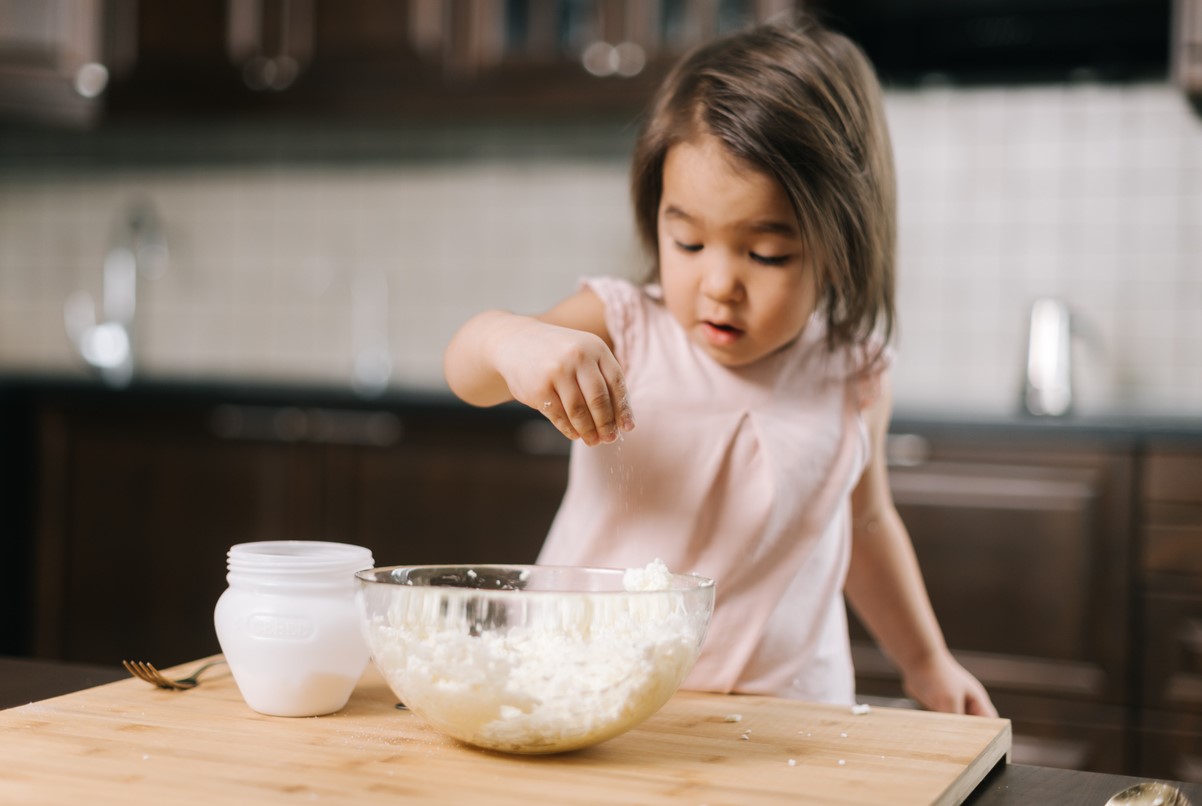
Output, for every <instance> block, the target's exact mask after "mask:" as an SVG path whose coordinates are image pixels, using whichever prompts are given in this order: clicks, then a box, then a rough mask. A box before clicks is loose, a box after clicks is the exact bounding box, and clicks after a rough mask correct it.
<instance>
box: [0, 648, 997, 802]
mask: <svg viewBox="0 0 1202 806" xmlns="http://www.w3.org/2000/svg"><path fill="white" fill-rule="evenodd" d="M197 663H198V664H199V661H198V662H197ZM193 666H194V665H193V664H187V665H184V666H180V667H176V668H175V669H173V670H169V672H170V673H171V674H174V675H176V676H182V675H183V674H185V673H187V672H189V671H190V670H191V669H192V668H193ZM395 703H396V698H395V697H394V696H393V694H392V693H391V692H390V691H389V689H388V687H387V685H386V684H385V683H384V681H383V679H382V678H381V677H380V676H379V674H378V673H377V672H376V671H375V669H374V667H369V668H368V671H367V672H366V673H365V674H364V676H363V679H362V680H361V681H360V683H359V686H358V688H357V689H356V690H355V694H354V695H353V696H352V698H351V701H350V702H349V703H348V704H347V707H346V708H345V709H343V710H342V711H340V712H339V713H337V714H332V715H330V716H323V717H311V718H300V719H287V718H280V717H268V716H262V715H260V714H257V713H255V712H254V711H252V710H250V708H248V707H247V706H246V705H245V704H244V703H243V702H242V699H241V697H240V695H239V694H238V690H237V687H236V686H235V685H234V682H233V679H232V678H231V677H230V675H229V672H228V671H226V670H225V667H218V668H216V669H211V670H209V671H208V672H206V674H205V678H204V682H203V683H202V685H201V686H200V687H199V688H196V689H193V690H191V691H185V692H174V691H163V690H160V689H156V688H153V687H151V686H150V685H148V684H147V683H143V682H141V681H138V680H133V679H130V680H123V681H120V682H117V683H111V684H109V685H105V686H99V687H97V688H92V689H87V690H85V691H80V692H76V693H74V694H68V695H66V696H63V697H56V698H54V699H50V700H43V701H41V702H35V703H30V704H29V705H24V706H20V707H17V708H11V709H9V710H6V711H0V803H89V804H91V803H121V804H124V805H125V806H134V805H136V804H160V803H179V802H187V803H206V804H208V803H214V804H221V806H228V805H229V804H235V803H247V804H251V803H253V804H274V803H288V804H296V803H339V802H347V803H350V802H353V803H355V804H374V803H388V804H397V803H437V804H448V803H452V804H453V803H470V804H485V803H488V804H492V803H496V804H521V806H529V804H531V803H556V804H606V805H607V806H609V804H615V803H638V804H693V806H698V805H699V804H706V805H707V806H720V805H721V804H732V805H734V804H737V805H738V806H749V804H761V803H820V804H872V806H879V804H929V803H938V804H953V803H960V802H961V801H963V800H964V799H965V798H966V797H967V796H968V795H969V794H970V793H971V792H972V790H973V788H974V787H975V786H976V785H977V784H978V783H979V782H980V781H981V779H982V778H983V777H984V776H985V774H986V773H988V772H989V770H990V769H992V768H993V766H994V764H995V763H997V762H998V761H999V760H1001V759H1002V758H1004V757H1005V758H1008V757H1009V752H1010V722H1009V720H1005V719H984V718H979V717H963V716H954V715H950V714H933V713H926V712H915V711H908V710H902V709H892V708H873V709H871V711H870V712H869V713H866V714H859V715H857V714H853V713H852V711H851V709H849V708H846V707H842V706H830V705H815V704H811V703H803V702H796V701H791V700H779V699H774V698H770V697H751V696H725V695H719V694H695V693H680V694H677V695H676V696H675V697H674V698H673V699H672V700H671V701H670V702H669V703H668V704H667V705H665V706H664V707H663V709H661V710H660V712H659V713H657V714H656V715H655V716H653V717H652V718H651V719H649V720H648V721H646V722H644V723H643V724H642V725H640V726H639V727H638V728H636V729H634V730H632V731H630V732H629V733H626V734H624V735H622V736H619V737H617V738H614V739H611V740H609V741H608V742H604V743H602V744H600V745H597V746H595V747H592V748H589V749H586V750H581V751H577V752H574V753H568V754H561V755H552V756H510V755H504V754H499V753H491V752H486V751H481V750H475V749H473V748H471V747H467V746H465V745H462V744H459V743H457V742H455V741H453V740H451V739H447V738H444V737H442V736H440V735H439V734H437V733H434V732H433V731H432V730H431V729H430V728H428V727H427V726H426V725H425V723H424V722H423V721H422V719H421V718H420V717H418V716H417V715H415V714H413V713H410V712H408V711H399V710H397V709H396V708H395ZM736 714H737V715H740V716H741V719H739V720H738V721H733V716H734V715H736ZM728 717H730V718H728Z"/></svg>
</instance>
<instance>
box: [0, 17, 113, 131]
mask: <svg viewBox="0 0 1202 806" xmlns="http://www.w3.org/2000/svg"><path fill="white" fill-rule="evenodd" d="M134 13H135V12H134V4H133V1H132V0H92V1H91V2H81V0H9V2H6V3H5V4H4V7H3V9H0V120H4V119H20V120H28V121H37V122H40V123H52V124H69V125H76V126H78V125H88V124H91V123H93V122H95V121H96V120H97V119H98V118H99V116H100V115H101V113H102V110H103V93H104V92H105V90H106V88H107V87H108V86H109V84H110V82H111V81H112V80H113V79H115V78H120V77H122V76H123V75H124V74H125V72H126V71H127V70H128V69H129V67H130V66H131V65H132V62H133V56H134V53H133V44H134V43H133V37H134V28H133V22H134Z"/></svg>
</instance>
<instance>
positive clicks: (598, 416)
mask: <svg viewBox="0 0 1202 806" xmlns="http://www.w3.org/2000/svg"><path fill="white" fill-rule="evenodd" d="M492 363H493V366H495V367H496V369H497V372H499V373H500V375H501V377H502V378H504V380H505V383H506V384H507V385H508V386H509V391H510V393H511V394H512V395H513V397H514V399H515V400H517V401H519V402H521V403H525V404H526V405H527V406H529V407H530V408H532V409H535V410H536V411H540V412H542V414H543V415H544V416H545V417H546V418H547V419H548V420H550V421H551V423H552V424H553V425H554V426H555V427H556V428H558V429H559V431H560V432H561V433H562V434H563V435H564V436H566V437H567V438H568V439H581V440H583V441H584V444H585V445H590V446H591V445H597V444H599V443H602V442H613V441H614V440H616V439H617V438H618V434H619V431H630V430H631V429H633V428H634V415H633V413H632V412H631V410H630V401H629V399H628V397H627V393H626V380H625V378H624V376H623V374H622V367H621V366H620V365H619V364H618V360H617V359H616V358H614V354H613V352H612V351H611V350H610V349H609V347H608V346H607V345H606V343H605V341H604V340H603V339H601V337H599V336H597V335H595V334H593V333H590V332H588V331H584V330H575V329H573V328H568V327H559V326H558V325H553V324H548V323H546V322H542V321H539V320H537V319H523V320H522V321H521V322H520V324H517V325H515V326H513V327H512V328H509V329H508V332H507V333H506V334H505V337H504V338H503V339H498V340H496V341H495V342H494V346H493V356H492Z"/></svg>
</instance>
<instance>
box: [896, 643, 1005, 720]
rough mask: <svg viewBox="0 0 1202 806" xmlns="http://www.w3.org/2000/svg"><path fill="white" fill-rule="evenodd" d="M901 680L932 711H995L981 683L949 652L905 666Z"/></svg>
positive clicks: (984, 713)
mask: <svg viewBox="0 0 1202 806" xmlns="http://www.w3.org/2000/svg"><path fill="white" fill-rule="evenodd" d="M904 683H905V690H906V693H907V694H908V695H910V696H911V697H913V698H914V699H916V700H918V702H919V703H920V704H921V705H922V706H923V707H925V708H929V709H930V710H932V711H943V712H945V713H950V714H968V715H970V716H997V715H998V713H997V709H996V708H995V707H994V706H993V701H992V700H990V699H989V694H988V693H986V691H985V687H984V686H983V685H981V683H980V682H979V681H978V680H977V679H976V678H975V677H973V676H972V675H971V674H969V672H968V670H967V669H965V668H964V667H963V666H961V665H960V664H959V663H957V662H956V660H955V658H953V657H952V656H951V653H943V654H941V655H939V656H937V657H933V658H931V659H930V660H928V661H926V662H923V663H920V664H918V665H917V666H916V667H915V668H913V669H910V670H908V672H907V674H906V675H905V681H904Z"/></svg>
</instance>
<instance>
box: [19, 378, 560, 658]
mask: <svg viewBox="0 0 1202 806" xmlns="http://www.w3.org/2000/svg"><path fill="white" fill-rule="evenodd" d="M544 428H545V429H550V428H551V427H550V426H549V425H546V426H545V427H540V424H539V423H530V422H527V421H526V420H524V419H522V420H511V419H510V418H507V417H505V416H497V415H493V416H488V415H481V416H475V413H474V412H468V411H466V410H460V409H459V408H457V407H444V410H443V411H442V412H441V413H435V412H432V411H431V410H429V409H422V410H414V411H410V410H407V409H405V408H403V407H402V408H399V409H396V408H393V409H387V410H374V409H353V408H329V407H318V408H303V407H292V406H265V405H251V406H245V405H229V404H204V403H200V404H198V403H179V402H175V403H171V404H164V403H163V402H162V401H160V400H155V399H147V400H143V401H140V402H139V401H137V400H126V399H122V400H121V402H120V403H119V404H113V405H106V404H103V403H98V402H97V401H96V400H86V401H74V400H71V399H67V400H62V401H56V402H53V403H43V404H42V405H40V406H39V414H38V433H39V438H38V442H39V449H38V453H39V462H40V483H39V490H40V494H39V498H40V502H39V505H38V509H37V518H36V537H35V545H36V554H35V557H34V567H35V568H36V576H35V585H34V591H33V606H32V607H31V608H30V617H31V618H32V621H33V626H32V629H31V632H32V636H33V651H34V654H36V655H37V656H40V657H47V658H61V659H66V660H76V661H90V662H98V663H115V662H118V661H120V660H122V659H124V658H144V659H148V660H152V661H153V662H155V663H160V664H170V663H177V662H182V661H186V660H188V659H190V658H194V657H197V656H199V655H203V654H208V653H211V652H216V651H217V649H218V646H217V643H216V637H215V634H214V631H213V625H212V613H213V607H214V605H215V604H216V601H217V598H218V597H219V596H220V595H221V592H222V591H223V590H224V589H225V552H226V550H227V549H228V548H229V546H231V545H233V544H235V543H241V542H248V541H255V540H333V541H339V542H347V543H355V544H359V545H363V546H366V547H368V548H370V549H371V550H372V552H373V555H374V557H375V559H376V561H377V563H378V564H380V565H392V564H398V565H399V564H417V563H435V562H485V561H493V562H531V561H533V560H534V558H535V556H536V554H537V552H538V548H539V547H540V546H541V543H542V538H543V536H544V535H545V534H546V531H547V528H548V527H549V526H550V522H551V519H552V517H553V516H554V513H555V510H556V508H557V506H558V503H559V498H560V496H561V495H562V492H563V488H564V485H565V484H566V470H567V465H566V453H565V452H564V451H563V450H562V449H561V448H560V447H559V443H560V442H562V440H559V439H558V438H557V436H556V435H554V434H551V435H548V434H546V433H545V430H544Z"/></svg>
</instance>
